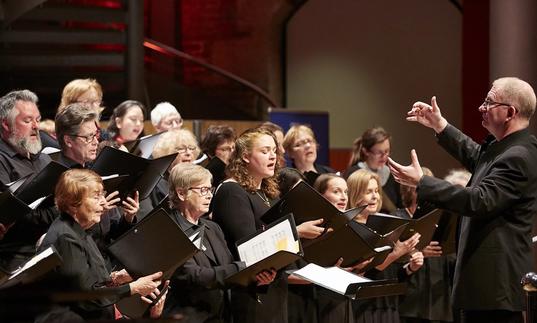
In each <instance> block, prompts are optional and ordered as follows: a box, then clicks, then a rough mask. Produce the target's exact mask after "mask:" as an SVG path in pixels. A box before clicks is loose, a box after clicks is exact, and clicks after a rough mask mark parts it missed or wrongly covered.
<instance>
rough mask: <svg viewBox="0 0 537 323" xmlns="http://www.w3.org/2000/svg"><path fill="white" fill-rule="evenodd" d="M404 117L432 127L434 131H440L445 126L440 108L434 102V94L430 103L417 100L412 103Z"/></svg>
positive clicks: (445, 121)
mask: <svg viewBox="0 0 537 323" xmlns="http://www.w3.org/2000/svg"><path fill="white" fill-rule="evenodd" d="M406 119H407V120H408V121H415V122H418V123H421V124H422V125H424V126H426V127H428V128H431V129H433V130H434V131H435V132H436V133H440V132H442V130H444V128H445V127H446V126H447V120H446V119H445V118H444V117H442V113H440V108H439V107H438V104H437V103H436V96H433V97H432V98H431V104H430V105H429V104H427V103H424V102H421V101H418V102H416V103H414V104H413V105H412V110H410V111H408V113H407V117H406Z"/></svg>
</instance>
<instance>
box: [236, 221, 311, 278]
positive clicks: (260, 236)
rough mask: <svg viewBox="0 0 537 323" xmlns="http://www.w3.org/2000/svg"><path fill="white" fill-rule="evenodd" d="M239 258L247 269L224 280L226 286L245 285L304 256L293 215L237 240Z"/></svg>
mask: <svg viewBox="0 0 537 323" xmlns="http://www.w3.org/2000/svg"><path fill="white" fill-rule="evenodd" d="M237 250H238V252H239V258H240V260H241V261H244V262H245V263H246V266H247V267H246V268H244V269H243V270H241V271H239V272H238V273H235V274H233V275H231V276H229V277H227V278H226V283H229V284H235V285H241V286H248V285H250V284H252V283H254V282H255V281H256V278H255V276H256V275H257V274H258V273H260V272H262V271H264V270H270V269H275V270H279V269H281V268H283V267H285V266H287V265H289V264H291V263H293V262H295V261H296V260H298V259H300V258H301V256H302V255H303V252H302V246H301V244H300V239H299V237H298V232H297V231H296V226H295V221H294V219H293V215H291V214H288V215H286V216H284V217H282V218H281V219H279V220H277V221H275V222H273V223H271V224H270V225H269V226H268V227H267V228H266V229H265V230H264V231H258V232H256V233H254V234H252V235H249V236H247V237H245V238H243V239H241V240H239V241H237Z"/></svg>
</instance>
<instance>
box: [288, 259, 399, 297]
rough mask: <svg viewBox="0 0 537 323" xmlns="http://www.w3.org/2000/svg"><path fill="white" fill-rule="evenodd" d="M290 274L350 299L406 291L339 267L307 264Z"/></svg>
mask: <svg viewBox="0 0 537 323" xmlns="http://www.w3.org/2000/svg"><path fill="white" fill-rule="evenodd" d="M290 273H293V274H294V275H296V276H298V277H301V278H303V279H305V280H307V281H310V282H312V283H314V284H315V285H318V286H321V287H324V288H326V289H329V290H331V291H333V292H335V293H338V294H340V295H343V296H347V297H349V298H351V299H364V298H371V297H379V296H389V295H401V294H404V293H405V291H406V284H404V283H397V280H371V279H369V278H365V277H362V276H358V275H356V274H353V273H350V272H348V271H346V270H344V269H341V268H339V267H329V268H324V267H321V266H318V265H316V264H308V265H306V266H305V267H303V268H301V269H298V270H294V271H290Z"/></svg>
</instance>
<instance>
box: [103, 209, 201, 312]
mask: <svg viewBox="0 0 537 323" xmlns="http://www.w3.org/2000/svg"><path fill="white" fill-rule="evenodd" d="M194 234H197V235H199V234H200V233H197V232H195V233H194ZM201 234H202V233H201ZM201 237H202V236H201ZM108 250H109V251H110V253H111V254H112V255H113V256H114V257H115V258H117V260H119V261H120V263H121V264H123V265H124V266H125V269H126V270H127V272H128V273H129V274H130V275H131V276H132V277H133V279H136V278H138V277H142V276H146V275H150V274H153V273H155V272H158V271H162V272H163V276H162V281H164V280H166V279H168V278H169V277H171V275H172V274H173V272H174V271H175V270H176V269H177V268H178V267H179V266H181V265H183V264H184V263H185V262H186V261H187V260H188V259H190V258H192V256H193V255H194V254H195V253H196V252H197V251H198V248H197V247H196V245H195V244H194V242H192V241H191V240H190V238H189V237H188V236H187V235H186V234H185V233H184V232H183V230H181V227H180V226H179V225H178V224H177V223H176V222H175V221H174V220H173V219H172V218H171V217H170V215H169V214H168V213H166V211H164V210H163V209H157V210H154V211H153V212H151V213H150V214H148V215H147V216H146V217H145V218H144V219H143V220H142V221H140V222H139V223H137V224H136V225H135V226H134V227H133V228H131V229H130V230H129V231H127V232H125V233H124V234H123V235H122V236H120V237H119V238H118V239H117V240H115V241H114V242H112V243H111V244H110V246H108ZM148 307H149V305H148V304H146V303H144V302H143V301H142V300H141V299H140V295H132V296H130V297H128V298H125V299H122V300H121V301H119V303H118V308H119V309H120V311H121V312H122V313H124V314H126V315H128V316H129V317H133V318H136V317H141V316H142V315H143V314H144V313H145V311H146V310H147V308H148Z"/></svg>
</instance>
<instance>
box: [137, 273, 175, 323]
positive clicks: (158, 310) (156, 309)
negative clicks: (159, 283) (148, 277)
mask: <svg viewBox="0 0 537 323" xmlns="http://www.w3.org/2000/svg"><path fill="white" fill-rule="evenodd" d="M169 285H170V281H169V280H167V281H165V282H164V285H163V287H162V291H163V292H161V291H160V290H159V289H158V288H155V290H154V291H153V292H152V293H151V294H149V295H147V296H142V297H141V298H142V301H144V302H145V303H147V304H153V302H154V301H155V300H156V299H158V301H157V302H156V303H155V304H153V305H152V306H151V308H150V309H149V316H150V317H151V318H152V319H157V318H159V317H160V316H161V315H162V310H163V309H164V303H165V302H166V296H167V295H168V290H169V288H168V286H169ZM161 293H163V294H162V296H160V294H161Z"/></svg>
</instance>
